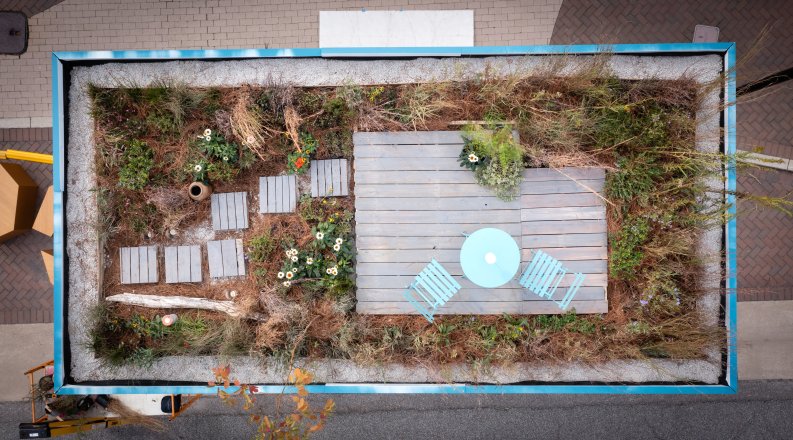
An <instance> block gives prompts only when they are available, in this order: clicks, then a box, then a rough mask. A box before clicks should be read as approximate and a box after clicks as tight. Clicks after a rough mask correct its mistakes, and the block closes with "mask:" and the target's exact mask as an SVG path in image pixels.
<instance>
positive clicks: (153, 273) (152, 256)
mask: <svg viewBox="0 0 793 440" xmlns="http://www.w3.org/2000/svg"><path fill="white" fill-rule="evenodd" d="M148 253H149V258H148V260H149V282H150V283H157V282H159V281H160V277H159V274H158V273H157V272H158V264H157V246H148Z"/></svg>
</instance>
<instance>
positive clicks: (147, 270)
mask: <svg viewBox="0 0 793 440" xmlns="http://www.w3.org/2000/svg"><path fill="white" fill-rule="evenodd" d="M119 254H120V256H121V284H143V283H156V282H158V281H159V276H158V273H157V246H138V247H123V248H121V249H120V250H119Z"/></svg>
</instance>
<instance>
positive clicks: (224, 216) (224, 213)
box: [218, 193, 229, 231]
mask: <svg viewBox="0 0 793 440" xmlns="http://www.w3.org/2000/svg"><path fill="white" fill-rule="evenodd" d="M218 215H219V216H220V227H219V228H218V230H220V231H225V230H227V229H228V228H229V213H228V205H227V204H226V194H225V193H221V194H218Z"/></svg>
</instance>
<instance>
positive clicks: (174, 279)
mask: <svg viewBox="0 0 793 440" xmlns="http://www.w3.org/2000/svg"><path fill="white" fill-rule="evenodd" d="M165 282H166V283H168V284H172V283H200V282H201V246H198V245H195V246H167V247H166V248H165Z"/></svg>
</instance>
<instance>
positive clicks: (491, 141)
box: [458, 125, 523, 201]
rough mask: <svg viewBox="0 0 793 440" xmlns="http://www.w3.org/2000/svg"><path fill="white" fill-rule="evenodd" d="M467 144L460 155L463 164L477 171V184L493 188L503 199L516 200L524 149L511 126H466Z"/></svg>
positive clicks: (520, 180)
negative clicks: (498, 127) (494, 128)
mask: <svg viewBox="0 0 793 440" xmlns="http://www.w3.org/2000/svg"><path fill="white" fill-rule="evenodd" d="M463 139H464V140H465V144H464V146H463V149H462V150H461V151H460V157H459V158H458V160H459V162H460V166H461V167H465V168H468V169H469V170H472V171H473V172H474V176H475V177H476V181H477V183H479V184H480V185H482V186H485V187H487V188H490V189H491V190H492V191H493V192H494V193H495V194H496V196H497V197H498V198H500V199H502V200H507V201H509V200H514V199H515V198H516V197H517V196H518V195H519V194H520V183H521V182H522V181H523V150H522V149H521V147H520V145H518V143H517V142H516V141H515V139H514V137H513V136H512V130H511V128H510V127H509V126H505V127H502V128H500V129H496V130H484V129H482V128H481V126H478V125H475V126H470V127H466V129H465V130H464V133H463Z"/></svg>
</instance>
